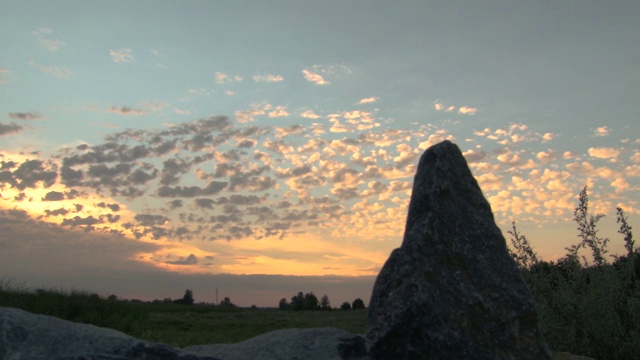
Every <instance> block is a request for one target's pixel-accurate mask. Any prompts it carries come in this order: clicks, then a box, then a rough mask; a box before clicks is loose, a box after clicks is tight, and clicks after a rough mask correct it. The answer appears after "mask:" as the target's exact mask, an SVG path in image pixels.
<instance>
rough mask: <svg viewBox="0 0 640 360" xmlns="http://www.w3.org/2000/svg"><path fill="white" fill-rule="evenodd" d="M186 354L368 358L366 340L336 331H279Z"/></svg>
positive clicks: (268, 359)
mask: <svg viewBox="0 0 640 360" xmlns="http://www.w3.org/2000/svg"><path fill="white" fill-rule="evenodd" d="M184 350H185V351H189V352H191V353H194V354H206V355H212V356H216V357H219V358H221V359H224V360H245V359H261V360H284V359H292V360H293V359H301V360H302V359H305V360H339V359H364V358H367V357H366V346H365V342H364V338H363V337H361V336H359V335H354V334H352V333H350V332H348V331H345V330H341V329H336V328H312V329H283V330H275V331H271V332H268V333H266V334H262V335H258V336H256V337H254V338H251V339H249V340H245V341H242V342H239V343H236V344H221V345H198V346H190V347H187V348H185V349H184ZM367 359H368V358H367Z"/></svg>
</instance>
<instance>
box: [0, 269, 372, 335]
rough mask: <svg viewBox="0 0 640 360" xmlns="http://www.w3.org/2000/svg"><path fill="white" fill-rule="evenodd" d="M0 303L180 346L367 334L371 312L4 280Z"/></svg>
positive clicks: (0, 288) (0, 292)
mask: <svg viewBox="0 0 640 360" xmlns="http://www.w3.org/2000/svg"><path fill="white" fill-rule="evenodd" d="M0 306H7V307H15V308H19V309H22V310H25V311H29V312H32V313H37V314H45V315H51V316H55V317H59V318H62V319H66V320H70V321H75V322H82V323H87V324H93V325H97V326H102V327H108V328H112V329H116V330H119V331H122V332H124V333H126V334H128V335H131V336H134V337H137V338H140V339H143V340H147V341H152V342H158V343H164V344H168V345H172V346H177V347H185V346H190V345H200V344H222V343H235V342H238V341H242V340H246V339H249V338H251V337H254V336H256V335H260V334H263V333H265V332H268V331H271V330H276V329H287V328H312V327H327V326H328V327H336V328H340V329H344V330H347V331H350V332H352V333H356V334H364V331H365V323H366V310H349V311H341V310H333V311H282V310H278V309H244V308H236V307H221V306H212V305H178V304H163V303H138V302H129V301H120V300H115V301H113V300H107V299H104V298H101V297H99V296H98V295H96V294H89V293H86V292H79V291H72V292H67V291H62V290H43V289H35V290H34V289H28V288H26V287H24V286H16V285H13V284H11V283H9V282H6V281H2V280H0Z"/></svg>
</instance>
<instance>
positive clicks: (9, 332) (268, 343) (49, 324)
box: [0, 307, 366, 360]
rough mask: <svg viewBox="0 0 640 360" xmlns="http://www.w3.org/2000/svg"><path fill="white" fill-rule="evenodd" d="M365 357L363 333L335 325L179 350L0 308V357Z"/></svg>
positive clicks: (35, 359)
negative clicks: (233, 342)
mask: <svg viewBox="0 0 640 360" xmlns="http://www.w3.org/2000/svg"><path fill="white" fill-rule="evenodd" d="M363 358H364V359H366V346H365V343H364V338H363V337H361V336H359V335H354V334H351V333H349V332H347V331H345V330H341V329H335V328H314V329H285V330H276V331H272V332H269V333H266V334H263V335H260V336H256V337H255V338H252V339H249V340H246V341H243V342H240V343H237V344H218V345H199V346H192V347H188V348H184V349H179V348H173V347H170V346H168V345H162V344H153V343H149V342H146V341H142V340H138V339H136V338H133V337H130V336H128V335H125V334H123V333H121V332H119V331H115V330H112V329H106V328H101V327H97V326H93V325H86V324H78V323H74V322H70V321H66V320H62V319H58V318H55V317H52V316H45V315H36V314H31V313H28V312H26V311H22V310H19V309H14V308H6V307H0V359H7V360H9V359H11V360H17V359H25V360H27V359H28V360H40V359H42V360H45V359H46V360H56V359H58V360H62V359H65V360H81V359H83V360H86V359H100V360H124V359H145V360H164V359H166V360H215V359H220V360H245V359H246V360H249V359H262V360H294V359H299V360H302V359H309V360H320V359H322V360H334V359H335V360H339V359H363Z"/></svg>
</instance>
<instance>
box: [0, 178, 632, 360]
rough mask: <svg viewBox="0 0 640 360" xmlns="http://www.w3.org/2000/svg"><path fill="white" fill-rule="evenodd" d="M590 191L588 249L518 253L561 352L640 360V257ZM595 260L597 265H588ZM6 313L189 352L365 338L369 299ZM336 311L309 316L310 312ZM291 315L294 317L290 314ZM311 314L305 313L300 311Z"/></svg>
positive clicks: (42, 307) (59, 295)
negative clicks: (310, 332) (608, 234)
mask: <svg viewBox="0 0 640 360" xmlns="http://www.w3.org/2000/svg"><path fill="white" fill-rule="evenodd" d="M588 205H589V199H588V197H587V189H586V187H585V188H584V189H583V190H582V192H581V193H580V196H579V204H578V206H577V207H576V210H575V212H574V221H575V222H576V224H577V228H578V235H579V239H580V241H579V242H578V243H576V244H574V245H572V246H570V247H568V248H567V255H566V256H565V257H563V258H562V259H560V260H558V261H556V262H546V261H540V260H539V259H538V257H537V254H536V252H535V251H534V249H533V247H532V246H531V244H530V243H529V241H528V239H527V238H526V236H524V235H522V234H521V233H519V232H518V230H517V228H516V225H515V223H513V227H512V229H511V230H509V231H508V234H510V235H511V239H510V240H511V241H510V242H511V244H510V245H511V248H510V252H511V255H512V257H513V258H514V260H515V261H516V262H517V263H518V265H519V266H520V268H521V270H522V273H523V276H524V278H525V280H526V282H527V284H528V285H529V288H530V289H531V291H532V293H533V296H534V298H535V301H536V304H537V307H538V313H539V319H540V326H541V328H542V331H543V333H544V335H545V338H546V339H547V341H548V343H549V345H550V347H551V349H553V350H554V351H566V352H570V353H573V354H580V355H586V356H590V357H594V358H597V359H634V358H637V356H638V354H640V253H639V251H638V248H637V247H636V245H635V242H634V240H633V237H632V233H631V226H629V224H628V223H627V218H626V216H625V214H624V211H623V210H622V209H618V211H617V220H618V224H619V230H618V232H619V233H620V234H621V236H622V238H623V240H624V242H625V249H626V253H625V254H624V255H622V256H609V255H607V244H608V242H609V239H606V238H602V237H600V236H599V235H598V229H597V226H596V225H597V222H598V220H600V219H601V218H602V215H591V214H590V213H589V206H588ZM585 252H586V253H587V254H589V253H590V257H589V258H587V257H586V256H584V255H582V254H583V253H585ZM0 306H10V307H17V308H21V309H24V310H26V311H29V312H33V313H39V314H46V315H52V316H56V317H59V318H63V319H67V320H71V321H76V322H83V323H90V324H94V325H97V326H103V327H109V328H113V329H116V330H119V331H122V332H124V333H127V334H129V335H131V336H134V337H138V338H141V339H144V340H148V341H152V342H160V343H165V344H169V345H173V346H178V347H184V346H189V345H196V344H213V343H233V342H238V341H242V340H245V339H248V338H251V337H254V336H256V335H259V334H262V333H265V332H268V331H271V330H276V329H285V328H311V327H324V326H330V327H336V328H340V329H344V330H347V331H350V332H352V333H356V334H364V332H365V326H366V309H364V302H363V301H362V300H361V299H356V300H354V302H353V303H349V302H345V303H343V304H342V305H341V306H340V309H342V310H348V309H350V308H355V309H358V310H354V311H337V308H332V307H331V306H330V301H329V299H328V297H327V296H326V295H324V296H323V297H322V298H321V299H320V300H318V299H317V297H316V296H315V295H314V294H313V292H310V293H307V294H303V293H302V292H300V293H298V294H297V295H294V296H293V297H292V298H291V301H290V302H289V301H287V299H286V298H283V299H281V300H280V303H279V309H280V310H278V309H257V308H255V307H252V308H250V309H247V308H239V307H237V306H235V305H234V304H233V303H232V302H231V300H230V299H229V298H225V299H224V300H223V301H221V303H220V304H218V305H211V304H195V302H194V298H193V293H192V292H191V290H187V291H185V295H184V296H183V297H182V298H181V299H177V300H171V299H169V298H166V299H164V300H156V301H153V302H146V303H143V302H140V301H134V300H132V301H128V300H119V299H117V297H116V296H115V295H111V296H109V297H108V298H106V299H105V298H102V297H100V296H98V295H97V294H89V293H86V292H77V291H72V292H65V291H61V290H43V289H37V290H33V289H28V288H26V287H25V286H19V285H15V284H13V283H11V282H9V281H3V280H0ZM323 309H324V310H330V309H331V310H334V311H329V312H327V311H305V310H323ZM281 310H289V311H281ZM293 310H301V311H293Z"/></svg>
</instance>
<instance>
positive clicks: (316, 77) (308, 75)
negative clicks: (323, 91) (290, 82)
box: [302, 69, 330, 85]
mask: <svg viewBox="0 0 640 360" xmlns="http://www.w3.org/2000/svg"><path fill="white" fill-rule="evenodd" d="M302 74H304V78H305V79H306V80H307V81H311V82H312V83H316V84H318V85H329V84H330V83H329V82H328V81H325V80H324V78H323V77H322V75H320V74H317V73H313V72H311V71H309V70H306V69H304V70H302Z"/></svg>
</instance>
